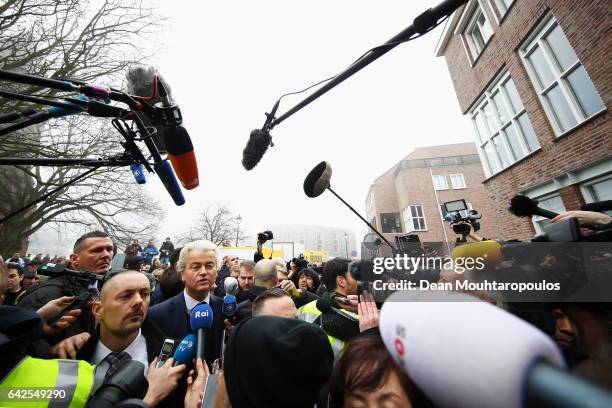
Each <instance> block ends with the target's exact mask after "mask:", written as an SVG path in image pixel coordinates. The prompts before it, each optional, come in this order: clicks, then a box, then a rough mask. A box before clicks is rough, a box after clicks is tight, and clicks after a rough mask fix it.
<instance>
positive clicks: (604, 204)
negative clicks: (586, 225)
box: [580, 200, 612, 212]
mask: <svg viewBox="0 0 612 408" xmlns="http://www.w3.org/2000/svg"><path fill="white" fill-rule="evenodd" d="M580 209H581V210H582V211H595V212H604V211H612V200H606V201H598V202H596V203H587V204H582V205H581V206H580Z"/></svg>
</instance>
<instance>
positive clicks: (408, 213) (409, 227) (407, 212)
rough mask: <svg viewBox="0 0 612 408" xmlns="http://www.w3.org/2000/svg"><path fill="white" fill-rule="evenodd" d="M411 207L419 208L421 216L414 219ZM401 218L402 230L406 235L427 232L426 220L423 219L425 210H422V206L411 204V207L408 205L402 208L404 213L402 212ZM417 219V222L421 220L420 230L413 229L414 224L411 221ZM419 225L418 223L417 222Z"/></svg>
mask: <svg viewBox="0 0 612 408" xmlns="http://www.w3.org/2000/svg"><path fill="white" fill-rule="evenodd" d="M412 207H415V208H416V207H420V208H421V214H422V216H416V217H414V216H413V215H412ZM402 213H403V216H404V227H405V228H404V230H405V231H406V233H410V232H419V231H427V219H426V218H425V210H424V209H423V205H422V204H413V205H409V206H408V207H406V208H404V211H402ZM414 219H417V220H422V221H423V225H422V228H414V223H413V220H414ZM419 224H420V222H419Z"/></svg>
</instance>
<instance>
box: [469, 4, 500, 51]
mask: <svg viewBox="0 0 612 408" xmlns="http://www.w3.org/2000/svg"><path fill="white" fill-rule="evenodd" d="M467 18H468V20H467V23H466V24H465V29H464V30H463V31H462V34H463V36H464V38H465V41H466V42H467V44H468V48H469V49H470V53H471V54H472V60H473V61H475V60H476V58H478V56H479V55H480V53H481V52H482V50H483V49H484V47H485V45H487V43H488V42H489V39H490V38H491V36H492V35H493V29H492V28H491V25H490V24H489V22H488V21H487V18H486V17H485V14H484V13H483V11H482V9H481V8H480V5H479V4H478V2H475V6H474V7H473V9H472V10H471V11H469V14H468V15H467Z"/></svg>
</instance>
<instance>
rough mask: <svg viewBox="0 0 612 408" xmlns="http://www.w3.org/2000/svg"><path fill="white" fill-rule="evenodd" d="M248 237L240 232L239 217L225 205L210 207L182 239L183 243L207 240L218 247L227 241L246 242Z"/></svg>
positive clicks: (204, 210) (203, 211)
mask: <svg viewBox="0 0 612 408" xmlns="http://www.w3.org/2000/svg"><path fill="white" fill-rule="evenodd" d="M245 238H246V235H244V232H243V231H242V230H240V228H239V223H238V217H237V216H234V215H233V214H232V212H231V211H230V210H229V209H228V208H227V207H226V206H225V205H223V204H216V205H215V206H214V207H213V206H208V207H206V208H205V209H203V210H202V212H201V213H200V214H199V216H198V218H197V220H196V221H195V222H194V223H193V225H192V226H191V228H190V229H189V232H187V233H186V234H185V235H184V236H182V237H181V239H180V241H181V242H190V241H196V240H199V239H206V240H209V241H211V242H212V243H214V244H216V245H221V244H223V243H224V242H226V241H229V242H234V241H235V240H238V242H240V241H242V240H244V239H245Z"/></svg>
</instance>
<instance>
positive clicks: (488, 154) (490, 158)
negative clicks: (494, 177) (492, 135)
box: [484, 143, 500, 173]
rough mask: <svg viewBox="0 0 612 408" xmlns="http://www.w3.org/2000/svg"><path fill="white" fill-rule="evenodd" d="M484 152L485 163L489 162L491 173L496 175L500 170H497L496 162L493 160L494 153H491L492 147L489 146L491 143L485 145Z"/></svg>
mask: <svg viewBox="0 0 612 408" xmlns="http://www.w3.org/2000/svg"><path fill="white" fill-rule="evenodd" d="M484 152H485V156H486V157H487V161H488V162H489V165H490V166H491V171H492V172H493V173H497V172H498V171H499V170H500V168H499V164H498V163H497V160H495V157H494V153H493V147H492V146H491V143H486V144H485V145H484Z"/></svg>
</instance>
